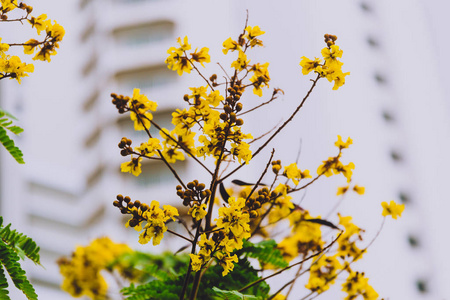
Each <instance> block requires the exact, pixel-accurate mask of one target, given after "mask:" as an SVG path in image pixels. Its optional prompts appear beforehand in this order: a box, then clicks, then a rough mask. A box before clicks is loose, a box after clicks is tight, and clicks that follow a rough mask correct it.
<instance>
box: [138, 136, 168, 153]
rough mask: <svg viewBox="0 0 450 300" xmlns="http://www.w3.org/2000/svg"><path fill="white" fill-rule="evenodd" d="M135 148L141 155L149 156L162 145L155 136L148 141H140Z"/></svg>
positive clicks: (160, 148)
mask: <svg viewBox="0 0 450 300" xmlns="http://www.w3.org/2000/svg"><path fill="white" fill-rule="evenodd" d="M135 150H136V151H138V152H140V153H141V155H145V156H148V157H150V156H153V155H156V154H157V150H162V147H161V144H160V143H159V140H158V139H157V138H150V139H149V140H148V142H146V143H141V145H140V146H139V147H136V148H135Z"/></svg>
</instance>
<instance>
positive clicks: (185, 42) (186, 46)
mask: <svg viewBox="0 0 450 300" xmlns="http://www.w3.org/2000/svg"><path fill="white" fill-rule="evenodd" d="M177 42H178V44H180V48H179V49H180V50H181V51H187V50H191V44H189V43H188V37H187V36H185V37H184V39H183V42H181V37H179V38H178V39H177Z"/></svg>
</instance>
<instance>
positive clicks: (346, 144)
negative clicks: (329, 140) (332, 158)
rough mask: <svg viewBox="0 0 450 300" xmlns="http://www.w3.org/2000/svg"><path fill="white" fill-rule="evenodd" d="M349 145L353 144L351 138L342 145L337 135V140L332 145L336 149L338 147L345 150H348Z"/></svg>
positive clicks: (340, 138)
mask: <svg viewBox="0 0 450 300" xmlns="http://www.w3.org/2000/svg"><path fill="white" fill-rule="evenodd" d="M351 144H353V140H352V139H351V138H347V141H346V142H345V143H344V142H343V141H342V137H341V136H340V135H338V140H337V141H336V143H334V145H335V146H336V147H338V148H339V149H346V148H348V147H349V146H350V145H351Z"/></svg>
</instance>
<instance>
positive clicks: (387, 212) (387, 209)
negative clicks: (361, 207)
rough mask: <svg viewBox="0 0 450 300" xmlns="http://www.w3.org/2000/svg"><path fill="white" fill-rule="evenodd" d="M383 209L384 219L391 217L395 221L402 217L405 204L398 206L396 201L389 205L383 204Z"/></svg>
mask: <svg viewBox="0 0 450 300" xmlns="http://www.w3.org/2000/svg"><path fill="white" fill-rule="evenodd" d="M381 206H382V207H383V213H382V215H383V216H384V217H386V216H391V217H392V218H393V219H397V217H401V216H402V212H403V210H404V209H405V204H397V203H395V202H394V200H391V203H389V204H387V202H383V203H381Z"/></svg>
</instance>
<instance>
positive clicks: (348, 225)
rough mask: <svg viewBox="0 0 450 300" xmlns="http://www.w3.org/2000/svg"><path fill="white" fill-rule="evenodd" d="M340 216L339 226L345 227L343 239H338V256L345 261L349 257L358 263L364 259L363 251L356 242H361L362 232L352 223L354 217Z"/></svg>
mask: <svg viewBox="0 0 450 300" xmlns="http://www.w3.org/2000/svg"><path fill="white" fill-rule="evenodd" d="M338 216H339V224H340V225H342V226H344V232H343V233H342V234H341V237H340V238H339V239H338V241H337V242H338V252H337V254H336V255H337V256H339V257H341V258H342V259H345V258H347V257H351V258H353V261H356V260H358V259H360V258H362V254H363V250H361V249H360V248H359V247H358V246H357V245H356V242H357V241H359V240H361V235H360V233H361V232H362V230H361V229H360V228H359V227H358V226H356V225H355V224H353V223H352V222H351V220H352V217H350V216H347V217H344V216H341V215H340V214H338Z"/></svg>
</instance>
